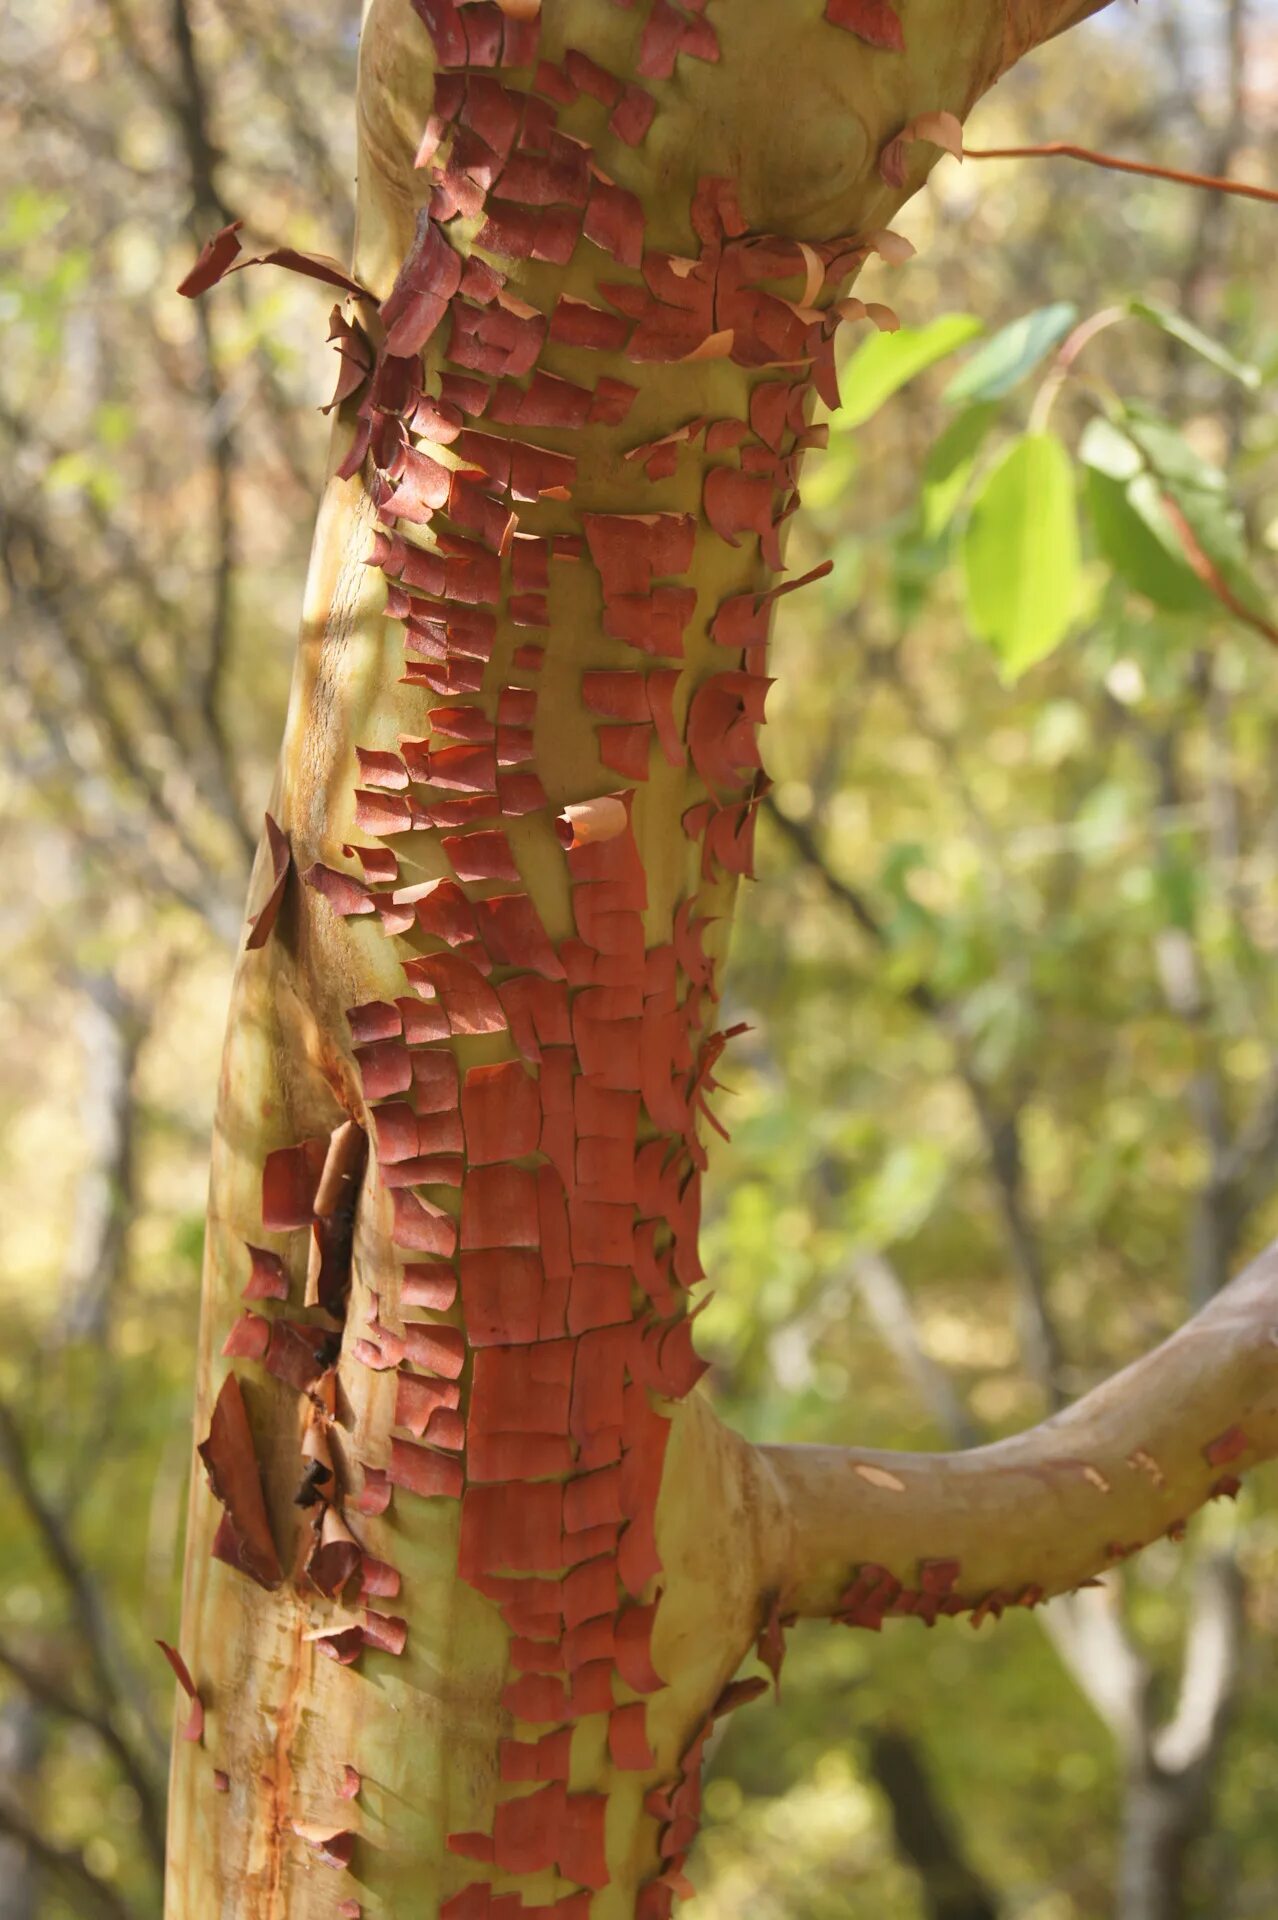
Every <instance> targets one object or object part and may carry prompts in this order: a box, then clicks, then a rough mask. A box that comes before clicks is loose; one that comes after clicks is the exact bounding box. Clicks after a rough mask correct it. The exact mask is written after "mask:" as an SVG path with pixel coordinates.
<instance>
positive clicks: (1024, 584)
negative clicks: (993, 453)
mask: <svg viewBox="0 0 1278 1920" xmlns="http://www.w3.org/2000/svg"><path fill="white" fill-rule="evenodd" d="M963 568H964V577H965V583H966V589H967V613H968V619H969V621H970V623H971V626H972V629H973V631H974V632H975V633H976V634H978V635H979V636H980V638H981V639H983V640H986V641H988V643H989V645H990V646H991V647H992V648H993V649H994V652H995V653H996V654H997V656H998V660H999V665H1000V667H1001V670H1002V672H1003V675H1004V677H1005V678H1006V679H1009V680H1014V679H1016V678H1017V676H1018V675H1019V674H1021V673H1023V672H1024V671H1025V669H1026V668H1027V667H1031V666H1033V665H1034V663H1035V661H1037V660H1041V659H1043V658H1044V656H1045V655H1046V654H1049V653H1050V652H1051V651H1052V649H1053V648H1054V647H1056V646H1058V645H1059V644H1060V642H1061V641H1062V640H1063V639H1064V637H1065V635H1066V634H1067V633H1068V631H1069V628H1070V625H1071V623H1072V621H1073V618H1074V614H1075V611H1076V609H1077V606H1078V598H1079V588H1080V578H1081V576H1080V566H1079V547H1078V518H1077V512H1076V508H1075V503H1074V476H1073V472H1072V470H1071V467H1070V461H1069V456H1068V454H1067V453H1066V451H1065V449H1064V447H1063V446H1062V445H1061V443H1060V441H1059V440H1058V439H1056V437H1055V436H1054V435H1053V434H1048V433H1034V434H1024V435H1023V436H1022V437H1021V438H1020V439H1019V440H1017V441H1016V442H1015V443H1014V444H1013V446H1012V447H1011V448H1010V449H1009V451H1008V452H1007V453H1006V454H1005V455H1004V457H1003V459H1002V460H1001V461H1000V462H999V464H998V465H997V466H996V467H995V468H994V470H993V472H992V473H991V474H990V475H989V477H988V478H987V479H986V481H985V484H984V486H983V487H982V488H981V491H980V493H979V494H978V496H977V498H976V500H975V501H974V503H973V506H972V514H971V518H970V519H969V521H968V524H967V531H966V534H965V536H964V542H963Z"/></svg>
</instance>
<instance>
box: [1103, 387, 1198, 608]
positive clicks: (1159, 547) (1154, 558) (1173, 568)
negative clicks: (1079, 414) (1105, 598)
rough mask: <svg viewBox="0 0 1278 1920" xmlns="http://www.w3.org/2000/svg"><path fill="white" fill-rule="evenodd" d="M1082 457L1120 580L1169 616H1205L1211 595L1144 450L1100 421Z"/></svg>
mask: <svg viewBox="0 0 1278 1920" xmlns="http://www.w3.org/2000/svg"><path fill="white" fill-rule="evenodd" d="M1078 452H1079V458H1080V459H1081V460H1082V462H1083V468H1084V480H1083V497H1084V500H1085V501H1086V505H1087V511H1088V516H1089V518H1090V520H1091V524H1092V529H1093V532H1094V533H1095V535H1096V544H1097V546H1098V547H1099V549H1100V551H1101V553H1102V554H1103V556H1104V558H1105V559H1106V560H1107V561H1108V562H1109V564H1110V566H1111V567H1112V568H1113V569H1114V572H1115V573H1116V574H1117V575H1118V577H1119V579H1120V580H1122V581H1123V582H1124V583H1125V584H1126V585H1127V586H1129V587H1131V588H1132V589H1133V590H1134V591H1135V592H1137V593H1141V594H1144V596H1145V598H1146V599H1147V600H1151V601H1152V602H1153V603H1154V605H1155V606H1157V607H1163V608H1165V609H1166V611H1167V612H1169V613H1191V612H1202V611H1205V610H1206V609H1207V608H1208V607H1209V606H1210V604H1211V596H1210V595H1209V594H1208V592H1207V589H1206V588H1205V587H1204V586H1203V585H1202V584H1201V582H1200V581H1199V580H1198V579H1197V578H1196V577H1195V575H1194V573H1193V572H1192V570H1191V569H1190V567H1189V565H1188V563H1187V562H1186V560H1185V557H1184V553H1183V551H1182V548H1181V544H1180V542H1179V540H1178V539H1177V537H1176V531H1175V528H1174V527H1173V525H1172V523H1171V521H1170V520H1169V519H1168V517H1167V514H1166V511H1165V510H1164V508H1163V506H1162V502H1161V498H1160V496H1159V492H1158V488H1157V486H1153V487H1152V488H1151V486H1150V484H1149V483H1150V475H1149V474H1148V473H1147V472H1146V469H1145V467H1144V463H1143V461H1142V458H1141V452H1140V449H1139V447H1137V446H1136V444H1135V442H1134V441H1132V440H1130V439H1129V438H1128V436H1127V435H1126V434H1124V433H1121V432H1120V431H1119V430H1118V428H1117V427H1115V426H1113V425H1111V423H1110V422H1109V421H1108V420H1102V419H1096V420H1092V421H1090V422H1089V423H1088V425H1087V427H1086V429H1085V431H1084V433H1083V436H1082V438H1081V440H1080V441H1079V446H1078ZM1142 480H1143V482H1144V484H1142Z"/></svg>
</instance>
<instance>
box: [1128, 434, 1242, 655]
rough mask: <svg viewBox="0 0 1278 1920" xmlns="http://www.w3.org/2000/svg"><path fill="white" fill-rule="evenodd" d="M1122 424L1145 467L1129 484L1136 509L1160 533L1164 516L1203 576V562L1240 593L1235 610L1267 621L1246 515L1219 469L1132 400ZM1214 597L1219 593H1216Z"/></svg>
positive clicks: (1190, 562)
mask: <svg viewBox="0 0 1278 1920" xmlns="http://www.w3.org/2000/svg"><path fill="white" fill-rule="evenodd" d="M1122 425H1123V428H1124V430H1125V431H1126V432H1127V433H1128V434H1130V436H1131V438H1132V440H1133V441H1134V442H1135V443H1136V445H1137V447H1138V448H1139V449H1140V452H1141V454H1142V456H1143V458H1144V462H1145V467H1146V469H1147V470H1146V471H1145V472H1144V473H1142V474H1140V475H1138V476H1137V478H1136V479H1135V480H1133V481H1132V482H1131V483H1130V485H1129V487H1128V498H1129V499H1130V501H1131V503H1132V505H1133V506H1134V507H1135V509H1136V511H1137V512H1138V513H1140V515H1141V517H1142V518H1143V519H1145V520H1146V521H1147V523H1148V524H1149V525H1150V527H1151V531H1154V532H1155V533H1159V527H1158V525H1157V521H1158V519H1159V517H1160V516H1161V520H1162V521H1163V522H1165V523H1166V525H1167V526H1168V527H1169V528H1170V529H1171V537H1172V539H1173V541H1174V542H1175V545H1176V547H1177V550H1178V551H1179V552H1180V553H1181V554H1182V556H1183V557H1184V559H1185V561H1186V564H1187V565H1188V566H1189V567H1190V568H1191V569H1192V570H1193V571H1194V572H1195V573H1196V574H1198V576H1199V578H1200V579H1201V578H1204V561H1205V562H1206V565H1207V568H1208V569H1209V570H1211V571H1213V572H1214V573H1215V575H1216V576H1217V585H1218V586H1219V585H1221V584H1223V586H1224V587H1225V589H1226V590H1227V593H1229V594H1232V595H1234V596H1235V597H1236V600H1237V602H1238V603H1239V606H1238V607H1236V608H1235V609H1234V611H1239V609H1242V610H1249V611H1250V612H1251V613H1252V614H1254V615H1255V616H1257V618H1259V619H1260V620H1261V621H1263V622H1268V618H1269V608H1268V604H1267V601H1266V597H1265V595H1264V593H1263V592H1262V590H1261V588H1260V587H1259V586H1258V585H1257V583H1256V581H1255V580H1254V578H1253V577H1252V574H1251V571H1250V568H1249V566H1248V554H1247V540H1246V529H1245V524H1244V521H1243V516H1242V513H1241V512H1240V510H1239V509H1238V507H1237V506H1236V505H1235V504H1234V502H1233V500H1232V499H1231V498H1230V495H1229V489H1228V484H1227V482H1226V479H1225V475H1224V474H1223V473H1222V472H1221V470H1220V468H1219V467H1217V466H1216V465H1214V463H1213V462H1212V461H1210V460H1208V459H1206V458H1205V456H1204V455H1202V454H1200V453H1199V452H1198V451H1197V449H1196V448H1195V447H1193V446H1191V445H1190V443H1189V441H1188V440H1186V438H1185V436H1184V435H1183V434H1182V433H1180V432H1178V431H1177V429H1176V428H1175V427H1174V426H1172V424H1171V422H1170V421H1168V420H1164V419H1163V418H1162V417H1161V416H1160V415H1159V414H1156V413H1155V412H1154V411H1153V410H1152V408H1149V407H1146V406H1144V405H1142V404H1140V403H1138V402H1135V401H1133V402H1131V403H1129V404H1128V406H1127V407H1126V408H1125V409H1124V412H1123V419H1122ZM1179 523H1183V524H1179ZM1185 528H1188V532H1189V539H1188V540H1186V537H1185V531H1184V529H1185ZM1160 537H1161V534H1160ZM1194 549H1197V551H1195V550H1194ZM1214 597H1215V598H1217V599H1219V598H1220V597H1221V596H1220V594H1219V592H1217V593H1215V594H1214ZM1226 604H1227V601H1226Z"/></svg>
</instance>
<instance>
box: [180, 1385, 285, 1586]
mask: <svg viewBox="0 0 1278 1920" xmlns="http://www.w3.org/2000/svg"><path fill="white" fill-rule="evenodd" d="M198 1452H199V1455H200V1458H201V1460H203V1462H204V1465H205V1469H206V1470H207V1472H208V1476H209V1485H210V1487H211V1488H212V1489H213V1494H214V1498H215V1499H218V1500H220V1501H221V1503H222V1505H223V1506H224V1507H225V1509H226V1515H225V1520H224V1523H223V1530H222V1539H221V1545H222V1548H223V1551H222V1552H221V1553H220V1554H219V1558H224V1559H228V1560H229V1561H230V1564H231V1565H233V1566H237V1567H239V1568H240V1569H241V1571H243V1572H244V1573H247V1574H248V1576H249V1578H250V1579H251V1580H256V1582H257V1584H258V1585H259V1586H260V1587H266V1588H268V1589H269V1588H274V1587H278V1586H279V1584H280V1581H281V1580H282V1579H283V1577H284V1575H283V1572H282V1570H281V1567H280V1563H279V1556H278V1554H277V1553H276V1551H275V1542H274V1540H273V1539H272V1537H271V1525H270V1521H269V1520H268V1519H267V1515H266V1501H265V1499H264V1497H263V1494H262V1476H261V1473H260V1471H259V1469H258V1464H257V1452H256V1449H255V1447H254V1444H253V1430H252V1428H251V1427H250V1425H249V1418H248V1410H247V1409H246V1407H245V1405H244V1395H243V1393H242V1392H241V1390H240V1383H239V1381H238V1380H237V1379H236V1377H235V1375H234V1374H233V1373H228V1375H227V1376H226V1379H225V1380H224V1381H223V1382H222V1387H221V1391H220V1392H219V1394H218V1396H217V1401H216V1404H215V1405H214V1408H213V1418H212V1421H211V1422H210V1425H209V1433H208V1438H207V1439H206V1440H202V1441H201V1442H200V1445H199V1448H198Z"/></svg>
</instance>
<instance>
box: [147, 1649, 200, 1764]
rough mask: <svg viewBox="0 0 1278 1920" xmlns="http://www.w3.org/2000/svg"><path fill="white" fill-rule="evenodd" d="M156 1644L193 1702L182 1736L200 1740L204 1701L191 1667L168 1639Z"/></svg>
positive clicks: (179, 1683)
mask: <svg viewBox="0 0 1278 1920" xmlns="http://www.w3.org/2000/svg"><path fill="white" fill-rule="evenodd" d="M155 1644H156V1646H157V1647H158V1648H159V1649H160V1652H161V1653H162V1654H163V1655H164V1657H165V1659H166V1660H167V1661H168V1663H169V1665H170V1666H171V1667H172V1669H173V1671H174V1673H175V1675H176V1676H177V1682H178V1685H179V1686H180V1687H181V1689H182V1691H183V1693H184V1694H185V1695H186V1697H187V1699H188V1700H189V1701H190V1703H191V1708H190V1712H189V1713H188V1714H187V1717H186V1720H185V1722H184V1724H183V1727H182V1738H183V1739H184V1740H199V1739H200V1738H201V1736H202V1735H203V1733H204V1702H203V1701H202V1700H201V1699H200V1696H199V1692H198V1690H197V1688H196V1685H195V1682H194V1680H192V1678H191V1673H190V1669H189V1668H188V1666H187V1664H186V1661H185V1660H184V1659H183V1658H182V1656H181V1654H180V1653H179V1652H178V1650H177V1648H176V1647H171V1646H170V1645H169V1643H168V1641H167V1640H157V1641H156V1643H155Z"/></svg>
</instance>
